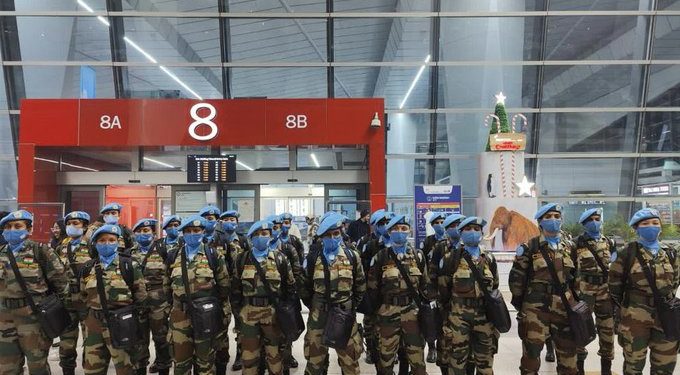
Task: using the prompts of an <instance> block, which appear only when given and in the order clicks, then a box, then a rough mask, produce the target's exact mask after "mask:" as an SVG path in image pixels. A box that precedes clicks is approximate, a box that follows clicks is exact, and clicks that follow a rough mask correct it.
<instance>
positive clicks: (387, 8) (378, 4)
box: [333, 0, 432, 12]
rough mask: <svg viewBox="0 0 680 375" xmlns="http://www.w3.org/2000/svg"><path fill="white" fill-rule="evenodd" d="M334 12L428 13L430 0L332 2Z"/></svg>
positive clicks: (430, 4) (335, 0)
mask: <svg viewBox="0 0 680 375" xmlns="http://www.w3.org/2000/svg"><path fill="white" fill-rule="evenodd" d="M333 10H334V11H336V12H430V11H432V0H417V1H399V0H333Z"/></svg>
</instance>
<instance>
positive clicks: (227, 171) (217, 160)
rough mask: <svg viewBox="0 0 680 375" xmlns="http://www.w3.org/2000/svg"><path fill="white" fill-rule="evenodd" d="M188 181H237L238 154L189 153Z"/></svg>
mask: <svg viewBox="0 0 680 375" xmlns="http://www.w3.org/2000/svg"><path fill="white" fill-rule="evenodd" d="M187 182H203V183H206V182H236V155H187Z"/></svg>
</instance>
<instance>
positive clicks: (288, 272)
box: [232, 220, 297, 375]
mask: <svg viewBox="0 0 680 375" xmlns="http://www.w3.org/2000/svg"><path fill="white" fill-rule="evenodd" d="M271 228H272V225H271V223H269V222H268V221H264V220H263V221H258V222H257V223H255V224H253V225H252V226H251V228H250V230H249V231H248V237H249V238H250V239H251V240H252V243H253V249H252V250H250V251H247V252H243V253H241V254H240V255H239V257H238V258H237V260H236V271H235V273H234V277H233V288H232V304H233V308H234V311H235V312H238V314H239V317H240V319H239V320H240V321H241V322H242V323H241V345H242V346H243V374H244V375H249V374H250V375H254V374H257V373H258V367H259V365H260V359H261V358H263V357H264V358H265V359H266V363H267V367H268V368H269V373H270V374H276V375H280V374H282V373H283V359H282V352H281V351H280V350H279V348H280V346H281V342H282V341H284V337H283V335H282V333H281V329H280V327H279V326H278V324H277V320H276V315H275V314H276V308H275V306H273V305H272V301H271V300H270V298H269V291H268V289H267V287H266V286H265V285H264V283H263V281H262V279H261V278H260V275H259V273H258V271H257V267H256V265H255V262H258V263H259V264H260V266H261V268H262V270H263V271H264V273H265V277H266V280H267V282H268V284H269V287H270V288H271V292H272V293H273V294H274V295H276V296H278V298H280V299H289V298H297V294H296V292H295V278H294V276H293V272H292V268H291V266H290V263H289V262H288V259H287V258H286V257H285V256H284V255H283V254H282V253H281V252H279V251H277V250H276V249H272V248H271V247H270V245H269V242H270V240H271ZM262 348H264V352H265V353H262Z"/></svg>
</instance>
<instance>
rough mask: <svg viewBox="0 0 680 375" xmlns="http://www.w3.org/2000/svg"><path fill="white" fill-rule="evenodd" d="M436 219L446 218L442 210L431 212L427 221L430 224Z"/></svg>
mask: <svg viewBox="0 0 680 375" xmlns="http://www.w3.org/2000/svg"><path fill="white" fill-rule="evenodd" d="M437 219H446V214H445V213H443V212H433V213H432V215H430V218H429V219H428V220H427V222H428V223H429V224H432V222H433V221H435V220H437Z"/></svg>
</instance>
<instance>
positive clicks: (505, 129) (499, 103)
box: [486, 92, 510, 151]
mask: <svg viewBox="0 0 680 375" xmlns="http://www.w3.org/2000/svg"><path fill="white" fill-rule="evenodd" d="M505 99H506V96H505V95H503V93H502V92H501V93H499V94H498V95H496V109H495V110H494V115H495V116H496V117H497V118H498V121H492V125H491V130H490V131H489V135H491V134H498V133H510V125H509V124H508V113H507V112H506V111H505ZM499 125H500V126H499ZM486 151H491V145H490V144H489V141H488V140H487V142H486Z"/></svg>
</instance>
